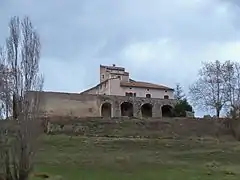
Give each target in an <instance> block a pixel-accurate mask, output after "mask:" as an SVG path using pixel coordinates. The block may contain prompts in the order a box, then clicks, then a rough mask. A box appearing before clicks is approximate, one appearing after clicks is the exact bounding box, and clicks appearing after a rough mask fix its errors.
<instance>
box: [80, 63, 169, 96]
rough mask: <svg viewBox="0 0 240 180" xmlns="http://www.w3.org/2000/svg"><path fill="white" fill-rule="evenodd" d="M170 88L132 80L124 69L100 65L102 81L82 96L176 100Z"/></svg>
mask: <svg viewBox="0 0 240 180" xmlns="http://www.w3.org/2000/svg"><path fill="white" fill-rule="evenodd" d="M173 92H174V90H173V89H172V88H170V87H167V86H163V85H158V84H153V83H149V82H142V81H136V80H133V79H130V77H129V72H126V71H125V68H123V67H116V66H115V64H113V65H112V66H103V65H100V81H99V84H97V85H96V86H95V87H92V88H90V89H88V90H86V91H84V92H82V94H99V95H111V96H130V97H141V98H158V99H174V94H173Z"/></svg>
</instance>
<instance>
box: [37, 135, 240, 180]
mask: <svg viewBox="0 0 240 180" xmlns="http://www.w3.org/2000/svg"><path fill="white" fill-rule="evenodd" d="M41 146H42V148H41V150H40V152H39V153H38V156H37V166H36V169H35V171H36V172H41V173H47V174H50V175H52V176H54V175H60V176H62V177H63V178H64V179H66V180H81V179H82V180H113V179H114V180H122V179H131V180H134V179H136V180H159V179H163V180H175V179H176V180H179V179H182V180H200V179H201V180H208V179H209V180H215V179H216V180H219V179H221V180H222V179H227V180H235V179H239V178H240V156H239V153H240V144H239V143H237V142H218V141H216V140H213V139H207V140H204V141H203V140H197V139H194V140H193V139H192V140H181V141H179V140H171V139H168V140H166V139H162V140H137V139H134V140H131V139H128V140H126V139H110V138H91V139H87V138H83V137H74V138H72V139H70V138H69V137H67V136H60V135H58V136H44V137H43V140H42V144H41ZM33 179H34V178H33Z"/></svg>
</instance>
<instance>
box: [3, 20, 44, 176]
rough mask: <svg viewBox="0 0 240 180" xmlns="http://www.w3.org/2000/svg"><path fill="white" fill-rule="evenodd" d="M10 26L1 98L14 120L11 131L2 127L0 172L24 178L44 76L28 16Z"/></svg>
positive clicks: (36, 37)
mask: <svg viewBox="0 0 240 180" xmlns="http://www.w3.org/2000/svg"><path fill="white" fill-rule="evenodd" d="M9 30H10V35H9V37H8V38H7V40H6V45H5V46H4V48H3V49H4V50H2V51H1V52H2V53H1V55H0V57H1V61H0V64H2V68H3V70H1V74H2V75H1V76H0V83H1V84H2V85H1V86H0V87H1V88H2V89H3V90H4V91H2V92H3V93H2V94H1V97H0V98H1V99H0V101H1V105H2V108H3V112H4V113H5V114H4V117H5V119H7V120H9V121H10V122H11V124H14V131H13V132H12V131H9V129H8V130H6V129H4V128H2V131H1V134H0V155H1V157H0V159H1V160H2V161H1V160H0V161H1V163H2V164H1V166H0V172H1V173H2V174H3V178H4V179H5V180H27V179H28V177H29V173H30V171H31V170H32V168H33V157H34V154H35V152H36V150H37V149H36V148H37V142H38V141H37V138H38V136H39V133H40V131H41V128H40V124H41V122H39V121H38V117H39V113H40V96H39V92H40V91H41V90H42V88H43V76H42V75H41V74H40V73H39V60H40V39H39V35H38V34H37V32H36V30H35V29H34V27H33V25H32V23H31V21H30V19H29V18H28V17H25V18H24V19H23V20H20V19H19V18H18V17H13V18H11V20H10V23H9ZM30 92H31V93H30ZM10 119H11V120H10ZM1 145H2V147H3V146H4V148H1Z"/></svg>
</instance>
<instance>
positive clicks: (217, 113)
mask: <svg viewBox="0 0 240 180" xmlns="http://www.w3.org/2000/svg"><path fill="white" fill-rule="evenodd" d="M220 110H221V109H219V108H217V109H216V116H217V118H219V117H220Z"/></svg>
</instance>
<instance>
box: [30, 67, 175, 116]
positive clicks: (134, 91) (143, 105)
mask: <svg viewBox="0 0 240 180" xmlns="http://www.w3.org/2000/svg"><path fill="white" fill-rule="evenodd" d="M173 91H174V90H173V89H172V88H169V87H167V86H163V85H157V84H153V83H149V82H142V81H135V80H132V79H130V78H129V73H128V72H126V71H125V68H122V67H116V66H115V65H113V66H103V65H100V82H99V84H97V85H96V86H94V87H92V88H90V89H88V90H86V91H83V92H81V93H61V92H41V108H42V111H44V112H45V113H47V114H49V115H60V116H68V115H72V116H78V117H108V118H113V117H122V116H128V117H133V116H134V117H137V118H145V117H162V116H171V115H172V108H173V106H174V104H175V102H176V101H175V100H174V95H173ZM31 93H34V92H29V95H31Z"/></svg>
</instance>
